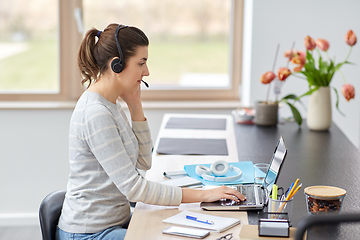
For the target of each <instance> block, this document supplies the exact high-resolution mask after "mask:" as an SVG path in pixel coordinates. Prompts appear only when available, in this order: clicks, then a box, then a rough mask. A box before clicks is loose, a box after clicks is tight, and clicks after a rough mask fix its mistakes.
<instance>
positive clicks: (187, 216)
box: [186, 215, 214, 225]
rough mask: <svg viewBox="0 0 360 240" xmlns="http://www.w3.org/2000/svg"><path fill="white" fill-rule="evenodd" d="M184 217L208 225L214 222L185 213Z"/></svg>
mask: <svg viewBox="0 0 360 240" xmlns="http://www.w3.org/2000/svg"><path fill="white" fill-rule="evenodd" d="M186 219H189V220H193V221H196V222H200V223H205V224H209V225H213V224H214V222H213V221H210V220H203V219H199V218H197V217H193V216H189V215H186Z"/></svg>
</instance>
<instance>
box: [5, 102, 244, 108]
mask: <svg viewBox="0 0 360 240" xmlns="http://www.w3.org/2000/svg"><path fill="white" fill-rule="evenodd" d="M75 105H76V102H74V101H44V102H28V101H21V102H15V101H2V102H0V110H1V109H3V110H4V109H74V107H75ZM122 106H123V107H124V108H127V106H126V104H125V103H122ZM240 107H243V106H242V104H241V102H240V101H143V108H144V109H224V108H240Z"/></svg>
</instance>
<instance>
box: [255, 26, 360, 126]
mask: <svg viewBox="0 0 360 240" xmlns="http://www.w3.org/2000/svg"><path fill="white" fill-rule="evenodd" d="M356 41H357V38H356V35H355V34H354V32H353V31H352V30H349V31H348V32H347V33H346V34H345V42H346V43H347V44H348V45H349V46H350V50H349V53H348V55H347V56H346V58H345V60H344V61H343V62H340V63H338V64H336V63H335V57H334V59H330V58H329V54H328V49H329V46H330V44H329V42H328V41H327V40H325V39H317V40H316V41H315V40H314V39H313V38H311V37H310V36H306V37H305V39H304V45H305V48H306V53H305V52H304V51H301V50H300V51H299V50H294V49H291V50H287V51H286V52H285V54H284V56H285V57H286V58H288V60H289V62H292V63H293V64H295V65H296V66H295V68H294V69H293V72H291V70H290V69H289V68H287V67H281V68H279V70H278V75H277V78H278V79H279V80H280V81H285V79H286V78H287V77H289V76H290V75H294V76H296V77H299V78H302V79H305V80H307V82H308V84H309V90H308V91H307V92H306V93H304V94H302V95H301V96H299V97H297V96H296V95H294V94H289V95H287V96H285V97H283V98H282V99H280V100H279V101H277V102H284V103H286V104H288V105H289V106H290V108H291V111H292V113H293V116H294V119H295V121H296V122H297V123H298V124H299V125H301V123H302V117H301V115H300V113H299V111H298V110H297V108H296V107H295V106H294V104H295V103H296V102H297V101H299V100H300V99H301V98H302V97H304V96H308V95H311V94H312V93H313V92H315V91H317V90H318V89H319V88H320V87H324V86H329V87H331V88H332V89H333V90H334V92H335V95H336V108H337V110H338V111H339V112H340V113H341V114H342V115H344V114H343V113H342V112H341V111H340V109H339V94H338V91H337V90H336V88H335V87H332V86H330V83H331V81H332V79H333V76H334V74H335V72H337V71H339V72H340V73H341V75H342V77H343V80H344V82H345V83H344V85H343V86H342V88H341V92H342V94H343V95H344V97H345V99H346V100H347V101H349V100H350V99H352V98H354V96H355V89H354V86H353V85H352V84H349V83H347V82H346V80H345V78H344V75H343V74H342V72H341V71H340V68H341V67H342V66H343V65H344V64H351V63H350V62H348V58H349V56H350V54H351V50H352V47H353V46H354V45H355V44H356ZM314 50H316V52H317V53H318V56H319V57H318V61H316V60H315V58H314V56H313V54H314ZM320 50H321V51H323V52H325V53H326V55H327V59H326V60H323V57H322V55H321V52H320ZM301 74H302V75H303V76H300V75H301ZM275 78H276V75H275V73H273V72H272V71H268V72H266V73H265V74H263V75H262V76H261V79H260V81H261V82H262V83H264V84H269V83H271V82H272V81H273V80H274V79H275ZM269 88H270V86H269ZM268 95H269V90H268V94H267V98H266V101H267V102H268ZM290 99H292V100H293V102H292V103H290V102H289V100H290Z"/></svg>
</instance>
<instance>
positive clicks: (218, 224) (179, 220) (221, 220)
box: [163, 210, 240, 232]
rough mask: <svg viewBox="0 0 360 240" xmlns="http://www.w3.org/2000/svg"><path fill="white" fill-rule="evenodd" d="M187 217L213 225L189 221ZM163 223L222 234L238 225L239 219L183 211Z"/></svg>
mask: <svg viewBox="0 0 360 240" xmlns="http://www.w3.org/2000/svg"><path fill="white" fill-rule="evenodd" d="M187 215H190V216H193V217H197V218H199V219H204V220H205V219H206V220H209V221H213V222H214V224H213V225H210V224H205V223H200V222H196V221H194V220H189V219H186V216H187ZM163 222H164V223H171V224H177V225H181V226H188V227H196V228H203V229H207V230H210V231H215V232H223V231H225V230H227V229H229V228H231V227H233V226H235V225H237V224H239V223H240V219H236V218H228V217H218V216H213V215H208V214H202V213H197V212H190V211H187V210H184V211H182V212H180V213H178V214H176V215H174V216H172V217H169V218H167V219H164V220H163Z"/></svg>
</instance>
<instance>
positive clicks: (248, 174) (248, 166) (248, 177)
mask: <svg viewBox="0 0 360 240" xmlns="http://www.w3.org/2000/svg"><path fill="white" fill-rule="evenodd" d="M197 165H199V164H193V165H185V166H184V169H185V171H186V173H187V174H188V175H189V176H190V177H192V178H195V179H197V180H200V181H201V182H202V184H204V185H208V186H210V185H212V186H214V185H215V186H221V185H233V184H250V183H254V177H255V176H254V164H253V162H251V161H243V162H231V163H229V165H233V166H235V167H238V168H240V169H241V171H242V177H241V178H240V179H238V180H236V181H232V182H225V183H219V182H212V181H207V180H204V179H203V178H202V177H200V176H199V175H197V174H196V172H195V168H196V166H197ZM201 165H203V166H206V167H210V165H211V164H201ZM235 175H237V174H236V173H235V172H234V171H231V170H230V171H229V172H228V173H227V174H226V175H225V176H226V177H230V176H235Z"/></svg>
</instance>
